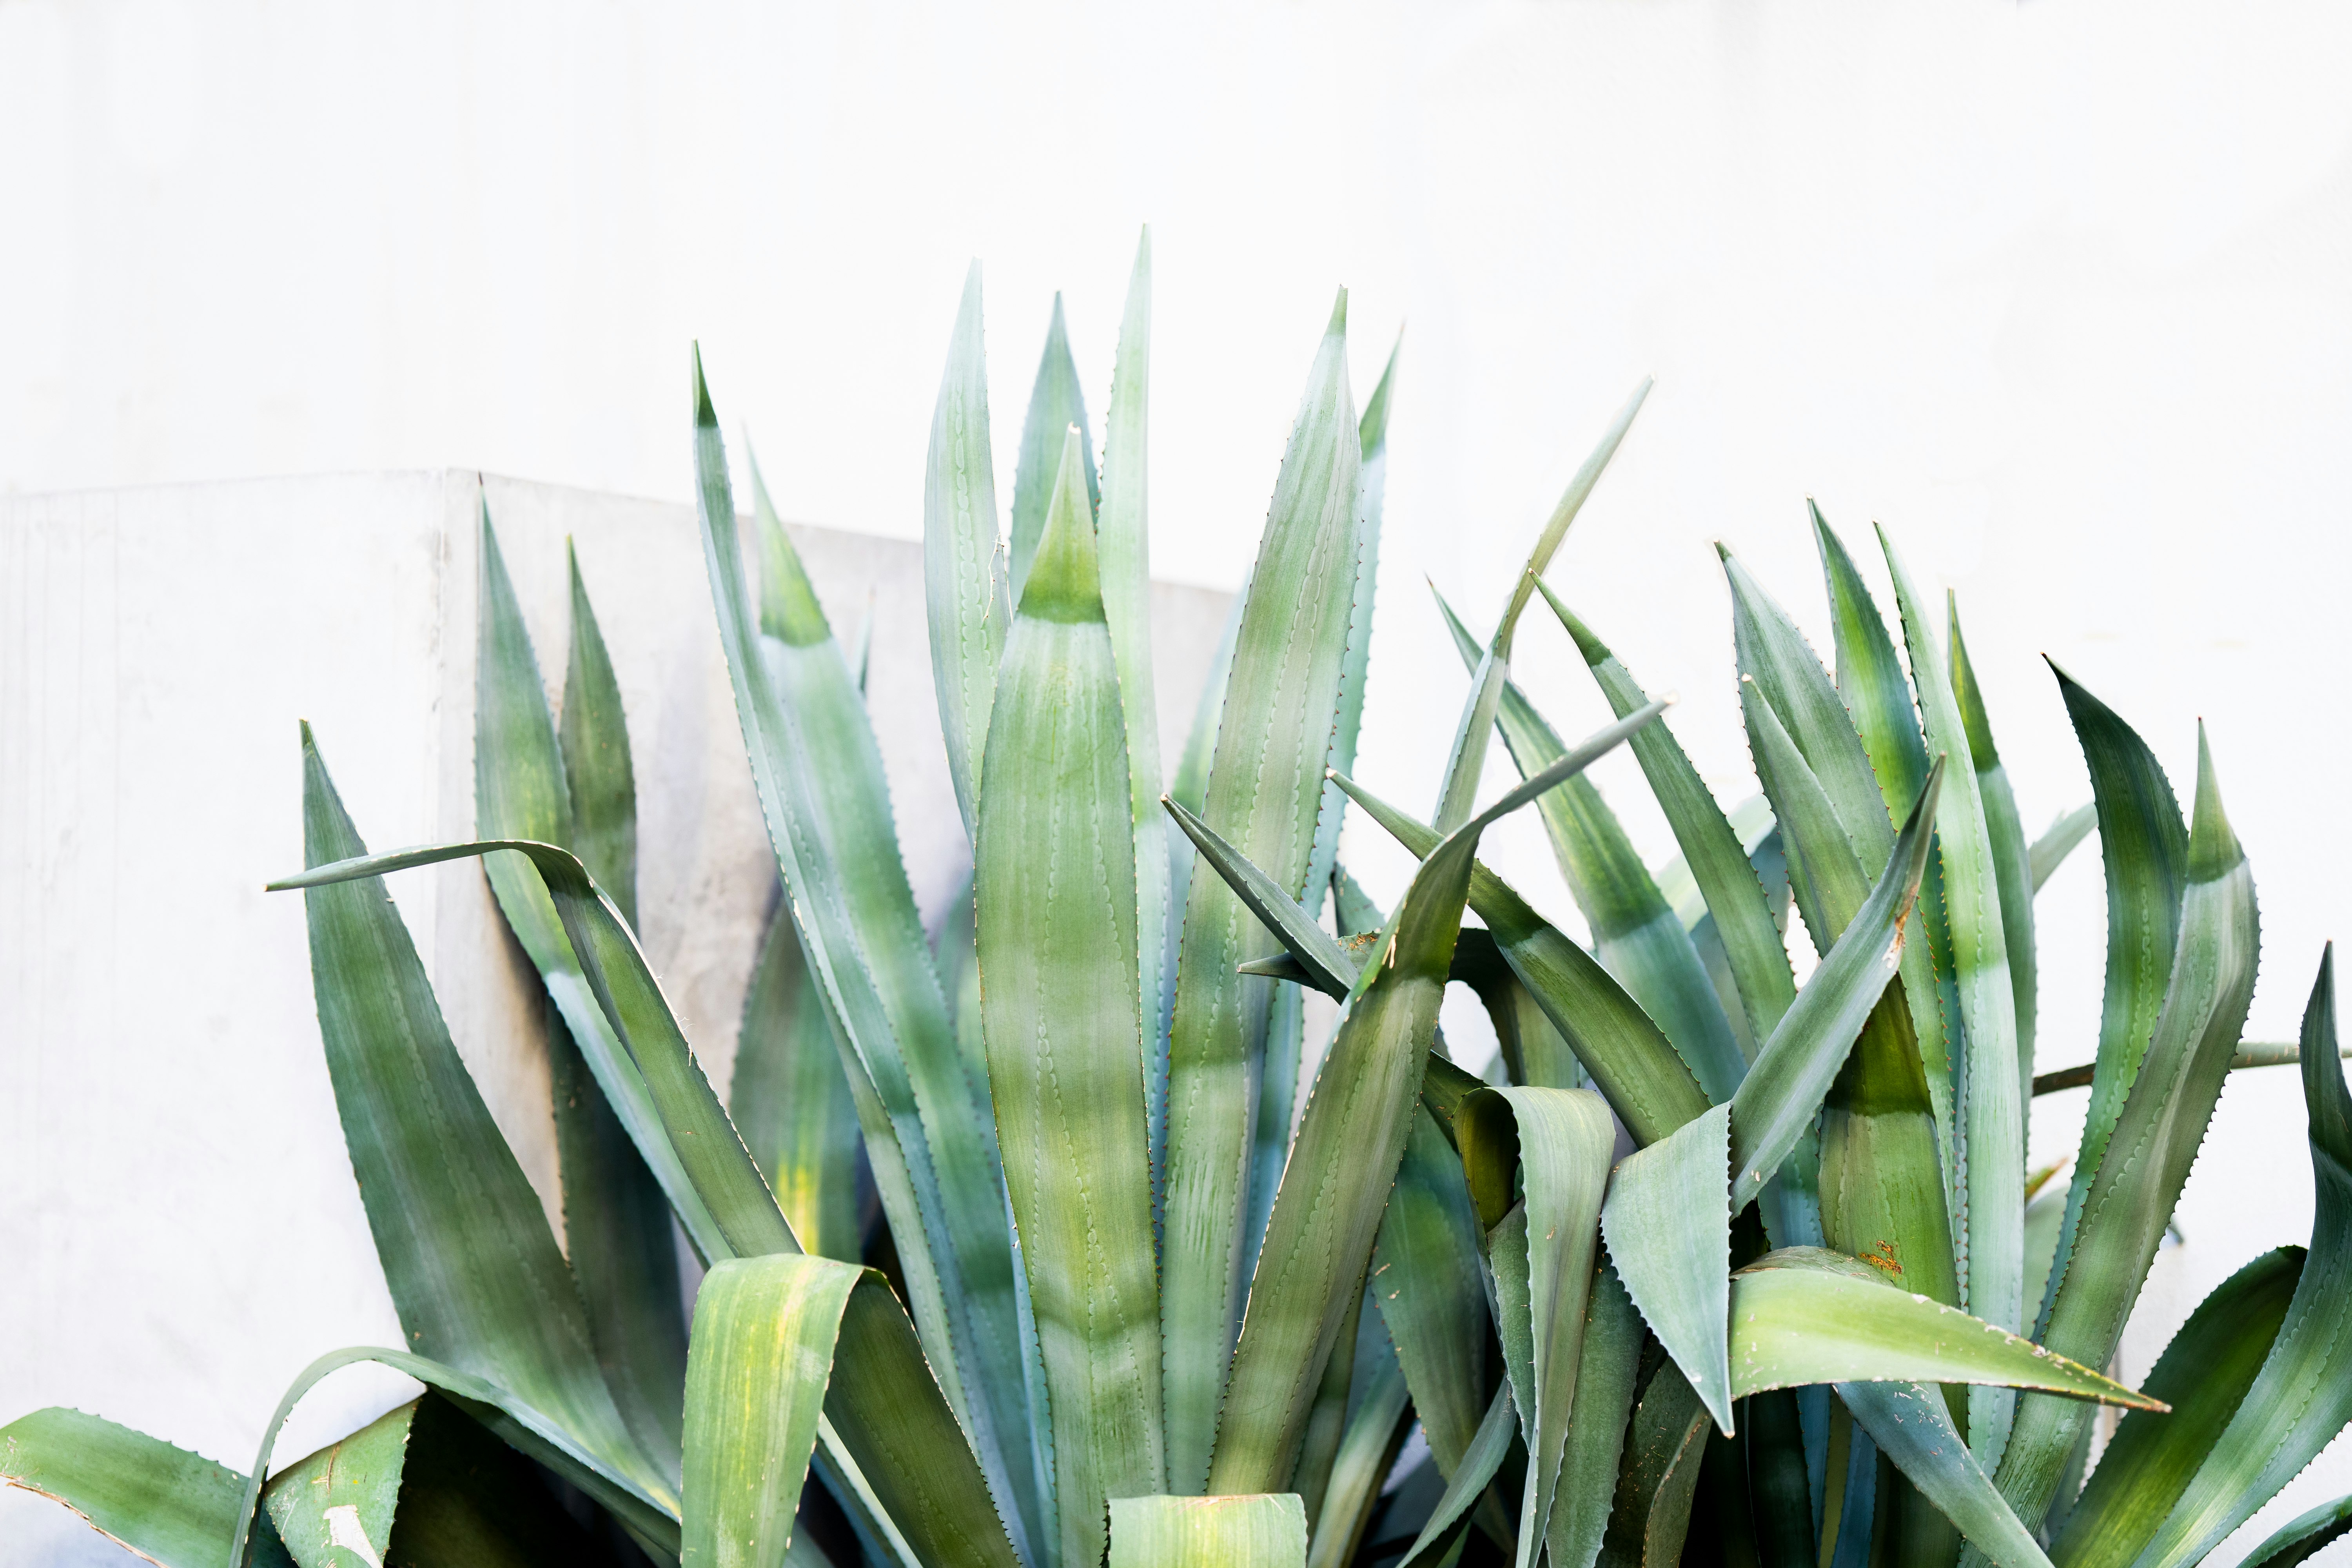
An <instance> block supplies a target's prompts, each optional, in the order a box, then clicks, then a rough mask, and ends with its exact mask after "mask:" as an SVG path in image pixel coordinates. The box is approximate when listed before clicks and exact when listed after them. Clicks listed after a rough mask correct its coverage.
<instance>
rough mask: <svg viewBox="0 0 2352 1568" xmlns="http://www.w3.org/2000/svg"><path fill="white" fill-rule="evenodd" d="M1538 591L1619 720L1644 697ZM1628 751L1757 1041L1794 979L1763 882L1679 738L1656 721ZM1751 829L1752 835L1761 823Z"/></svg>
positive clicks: (1785, 1002) (1585, 632)
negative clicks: (1710, 925)
mask: <svg viewBox="0 0 2352 1568" xmlns="http://www.w3.org/2000/svg"><path fill="white" fill-rule="evenodd" d="M1544 597H1545V599H1546V600H1547V601H1549V604H1550V605H1551V607H1552V613H1553V614H1555V615H1556V616H1559V623H1560V625H1561V626H1565V627H1566V628H1568V635H1569V636H1570V637H1573V638H1574V639H1575V641H1576V647H1577V651H1578V652H1580V653H1581V654H1582V655H1583V656H1584V661H1585V663H1586V664H1587V665H1589V666H1590V667H1591V670H1592V675H1593V679H1595V680H1597V681H1598V682H1599V683H1600V686H1601V695H1603V696H1604V697H1606V698H1608V700H1609V706H1610V707H1611V708H1612V709H1614V710H1616V712H1617V715H1618V716H1619V717H1620V718H1622V717H1624V716H1625V715H1626V714H1627V713H1630V712H1632V711H1633V710H1634V709H1636V708H1638V707H1640V706H1641V705H1642V704H1643V703H1644V702H1647V701H1648V700H1649V698H1648V696H1647V694H1645V693H1644V692H1643V689H1642V688H1641V687H1640V685H1639V684H1637V683H1636V682H1635V681H1634V679H1633V676H1632V674H1631V673H1629V672H1628V671H1627V670H1626V668H1625V667H1624V665H1622V663H1620V662H1619V661H1618V658H1617V656H1616V655H1615V654H1613V653H1612V652H1610V651H1609V648H1608V647H1607V645H1605V644H1604V643H1602V642H1601V639H1600V638H1599V637H1595V636H1593V635H1592V632H1591V629H1590V628H1588V627H1587V626H1585V625H1584V623H1583V622H1581V621H1580V620H1578V619H1577V618H1576V617H1575V616H1572V615H1570V613H1569V610H1568V606H1567V605H1563V604H1561V603H1560V602H1559V599H1557V598H1555V597H1553V596H1552V594H1551V592H1550V590H1549V589H1546V590H1545V593H1544ZM1633 755H1634V758H1635V760H1637V761H1638V762H1640V763H1641V764H1642V773H1643V777H1645V778H1646V779H1648V780H1649V783H1650V791H1651V793H1652V794H1653V795H1655V796H1656V797H1657V800H1658V805H1660V806H1661V807H1662V808H1663V809H1664V812H1665V815H1666V825H1667V826H1669V827H1671V828H1672V829H1673V830H1674V835H1675V844H1677V845H1678V846H1679V847H1681V849H1682V852H1683V860H1684V863H1685V867H1686V868H1687V869H1688V871H1689V874H1690V877H1691V879H1692V882H1693V884H1694V886H1695V887H1696V891H1697V892H1698V894H1699V895H1700V897H1701V898H1702V899H1703V900H1705V909H1706V913H1708V914H1709V915H1711V916H1713V917H1714V920H1715V922H1716V931H1717V937H1718V938H1719V939H1720V940H1721V942H1722V943H1723V947H1724V952H1725V955H1726V957H1727V959H1728V961H1729V963H1730V966H1731V973H1732V975H1733V978H1734V980H1735V981H1736V982H1737V984H1738V990H1739V999H1740V1003H1741V1005H1742V1006H1743V1007H1744V1009H1745V1010H1746V1014H1747V1022H1748V1029H1749V1032H1750V1033H1751V1034H1752V1035H1753V1036H1754V1037H1755V1038H1757V1039H1759V1040H1761V1039H1765V1038H1768V1037H1769V1036H1770V1035H1771V1033H1772V1031H1773V1030H1774V1029H1775V1028H1777V1027H1778V1026H1780V1015H1781V1014H1783V1013H1785V1012H1787V1011H1788V1010H1789V1005H1790V1003H1791V1002H1793V1001H1795V1000H1796V997H1797V984H1796V981H1795V978H1794V977H1793V974H1792V973H1791V971H1790V967H1789V952H1788V949H1787V948H1786V947H1785V946H1784V945H1783V944H1782V942H1781V940H1780V928H1779V927H1778V926H1777V925H1776V924H1775V923H1774V921H1773V920H1772V914H1771V910H1770V908H1769V905H1768V903H1767V902H1766V900H1765V897H1764V888H1763V885H1762V884H1761V883H1760V882H1759V881H1758V880H1757V877H1756V871H1755V868H1754V867H1753V866H1751V865H1750V864H1749V862H1748V848H1747V847H1746V845H1745V844H1744V843H1743V841H1742V838H1741V837H1740V835H1739V834H1738V832H1736V831H1735V830H1734V828H1733V825H1732V824H1731V822H1730V821H1728V820H1727V818H1726V817H1725V816H1724V815H1723V810H1722V808H1721V807H1720V806H1718V805H1716V802H1715V796H1714V795H1711V794H1710V793H1708V791H1707V787H1706V784H1704V783H1702V782H1701V781H1700V779H1699V776H1698V770H1697V769H1696V768H1694V767H1693V766H1691V762H1690V758H1689V757H1688V756H1686V755H1685V754H1684V752H1683V749H1682V746H1681V744H1680V742H1677V741H1675V738H1674V734H1673V732H1672V731H1669V730H1668V729H1667V728H1666V727H1665V726H1664V725H1663V724H1660V725H1656V726H1654V727H1653V728H1651V729H1649V730H1646V731H1643V733H1642V734H1641V735H1640V736H1639V737H1637V738H1636V739H1635V741H1634V742H1633ZM1766 826H1769V823H1768V824H1767V825H1766ZM1758 831H1759V835H1760V833H1761V832H1762V829H1760V828H1759V830H1758Z"/></svg>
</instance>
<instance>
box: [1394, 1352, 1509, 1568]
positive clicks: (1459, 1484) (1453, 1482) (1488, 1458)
mask: <svg viewBox="0 0 2352 1568" xmlns="http://www.w3.org/2000/svg"><path fill="white" fill-rule="evenodd" d="M1518 1430H1519V1424H1518V1422H1517V1420H1516V1419H1514V1417H1513V1415H1512V1410H1511V1385H1510V1384H1509V1383H1508V1382H1506V1383H1504V1384H1503V1385H1502V1386H1501V1387H1499V1388H1497V1389H1496V1390H1495V1397H1494V1398H1493V1400H1491V1401H1490V1402H1489V1403H1488V1404H1487V1405H1486V1416H1485V1418H1484V1419H1483V1420H1481V1421H1480V1422H1479V1423H1478V1431H1477V1435H1476V1436H1474V1437H1472V1438H1471V1440H1470V1447H1469V1448H1468V1449H1467V1450H1466V1451H1465V1453H1464V1454H1463V1456H1462V1462H1461V1464H1460V1465H1458V1466H1456V1467H1455V1468H1454V1474H1453V1477H1452V1478H1451V1479H1448V1480H1447V1481H1446V1483H1445V1491H1444V1495H1443V1496H1442V1497H1440V1498H1439V1499H1438V1501H1437V1507H1436V1509H1435V1510H1434V1511H1433V1512H1432V1513H1431V1514H1430V1516H1429V1522H1428V1523H1427V1524H1425V1525H1423V1527H1422V1531H1421V1534H1420V1535H1418V1536H1416V1537H1415V1538H1414V1540H1413V1543H1412V1547H1411V1548H1409V1549H1408V1550H1407V1551H1406V1552H1405V1554H1404V1556H1403V1558H1402V1560H1401V1561H1400V1562H1399V1563H1397V1568H1431V1565H1433V1564H1437V1563H1446V1562H1448V1561H1450V1560H1451V1558H1450V1555H1449V1554H1451V1553H1453V1552H1454V1545H1455V1543H1456V1542H1459V1541H1460V1540H1461V1539H1462V1536H1463V1534H1464V1532H1465V1531H1467V1530H1468V1529H1469V1528H1470V1514H1471V1510H1472V1509H1473V1508H1474V1507H1475V1506H1476V1504H1477V1502H1478V1500H1479V1499H1480V1498H1482V1497H1484V1496H1485V1495H1486V1488H1487V1486H1488V1485H1489V1484H1490V1483H1491V1482H1492V1481H1493V1480H1494V1479H1495V1473H1496V1471H1497V1470H1499V1469H1501V1468H1503V1460H1504V1458H1506V1457H1507V1455H1508V1454H1509V1453H1510V1451H1511V1439H1512V1437H1514V1436H1517V1433H1518Z"/></svg>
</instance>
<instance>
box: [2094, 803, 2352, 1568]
mask: <svg viewBox="0 0 2352 1568" xmlns="http://www.w3.org/2000/svg"><path fill="white" fill-rule="evenodd" d="M2203 793H2204V792H2203V789H2202V785H2201V782H2200V789H2199V794H2200V795H2202V794H2203ZM2200 804H2201V803H2200ZM2200 815H2201V813H2200ZM2200 847H2202V846H2200V845H2199V844H2198V843H2197V842H2196V841H2195V839H2193V838H2192V840H2191V843H2190V847H2189V868H2190V869H2189V875H2190V877H2191V878H2192V879H2194V878H2195V876H2196V874H2197V870H2198V867H2199V861H2200V857H2199V853H2198V851H2199V849H2200ZM2191 897H2192V898H2193V897H2194V893H2193V892H2192V894H2191ZM2181 924H2182V926H2183V927H2184V928H2185V927H2187V926H2188V924H2189V914H2188V913H2187V912H2186V911H2184V913H2183V915H2182V917H2181ZM2186 958H2187V955H2186V954H2185V953H2184V954H2183V959H2184V961H2185V960H2186ZM2154 1055H2155V1047H2150V1049H2149V1056H2150V1057H2151V1058H2153V1057H2154ZM2303 1100H2304V1106H2305V1110H2307V1111H2308V1112H2309V1115H2310V1119H2311V1133H2310V1137H2311V1177H2312V1184H2313V1187H2314V1188H2315V1197H2314V1210H2313V1215H2312V1221H2311V1250H2310V1255H2309V1257H2308V1258H2306V1259H2305V1263H2304V1266H2303V1277H2302V1278H2301V1279H2298V1280H2296V1281H2295V1287H2294V1300H2292V1301H2291V1302H2289V1303H2288V1305H2287V1310H2286V1320H2285V1321H2284V1323H2283V1324H2281V1325H2280V1328H2279V1332H2278V1338H2277V1340H2276V1341H2275V1342H2273V1344H2272V1346H2271V1350H2270V1354H2269V1355H2268V1356H2267V1357H2265V1358H2264V1359H2263V1369H2262V1371H2261V1372H2260V1373H2257V1374H2255V1377H2254V1382H2253V1386H2252V1387H2251V1388H2249V1389H2248V1390H2247V1391H2246V1397H2245V1399H2244V1400H2243V1401H2242V1402H2241V1403H2240V1405H2238V1409H2237V1412H2236V1414H2235V1415H2231V1418H2230V1425H2229V1426H2228V1427H2227V1428H2226V1429H2225V1430H2223V1432H2222V1433H2221V1438H2220V1440H2219V1441H2218V1442H2216V1443H2215V1444H2214V1445H2213V1448H2212V1451H2211V1452H2210V1454H2208V1455H2207V1456H2206V1458H2205V1462H2204V1464H2203V1465H2201V1466H2200V1467H2199V1468H2198V1471H2197V1474H2196V1477H2195V1478H2194V1479H2191V1480H2190V1481H2189V1488H2188V1490H2187V1491H2185V1492H2183V1493H2182V1494H2181V1497H2180V1500H2179V1502H2177V1503H2175V1504H2174V1505H2173V1508H2172V1512H2171V1514H2170V1516H2169V1517H2168V1518H2167V1519H2166V1520H2165V1521H2164V1525H2163V1528H2162V1529H2160V1530H2158V1531H2157V1532H2156V1538H2155V1539H2154V1540H2153V1541H2151V1542H2148V1543H2147V1546H2146V1547H2145V1548H2144V1549H2143V1550H2142V1551H2141V1552H2140V1554H2139V1557H2138V1559H2137V1562H2138V1563H2139V1564H2141V1565H2142V1568H2173V1565H2175V1564H2180V1563H2196V1562H2200V1561H2201V1560H2202V1559H2203V1558H2204V1556H2205V1554H2206V1553H2207V1552H2210V1551H2212V1550H2213V1549H2214V1548H2215V1547H2217V1546H2219V1545H2220V1544H2221V1541H2222V1538H2223V1537H2225V1536H2227V1535H2228V1534H2229V1533H2230V1532H2231V1531H2233V1530H2235V1529H2237V1528H2238V1526H2240V1525H2242V1524H2243V1523H2244V1522H2245V1521H2247V1520H2249V1519H2251V1518H2252V1517H2253V1515H2254V1511H2255V1510H2257V1509H2259V1508H2261V1507H2262V1506H2263V1504H2264V1503H2266V1502H2268V1501H2270V1500H2271V1499H2272V1498H2273V1497H2275V1496H2277V1495H2278V1491H2279V1489H2280V1488H2282V1487H2284V1486H2285V1485H2286V1484H2287V1482H2289V1481H2291V1480H2293V1479H2294V1478H2295V1477H2296V1476H2297V1475H2299V1474H2301V1473H2302V1471H2303V1468H2304V1467H2305V1465H2308V1464H2309V1463H2311V1461H2312V1460H2313V1459H2315V1458H2317V1457H2318V1455H2319V1451H2320V1450H2321V1449H2322V1448H2324V1447H2326V1446H2327V1445H2328V1444H2329V1443H2331V1442H2333V1441H2334V1440H2335V1438H2336V1434H2337V1433H2339V1432H2341V1431H2342V1430H2344V1427H2345V1426H2346V1425H2347V1423H2352V1342H2347V1336H2346V1335H2345V1333H2344V1302H2345V1300H2346V1298H2347V1293H2352V1092H2347V1089H2346V1087H2345V1082H2344V1067H2343V1063H2342V1059H2341V1058H2340V1057H2339V1056H2338V1054H2337V1047H2336V947H2335V944H2334V943H2332V942H2331V943H2329V944H2328V947H2327V950H2326V953H2325V954H2324V955H2323V956H2322V957H2321V959H2320V962H2319V978H2318V981H2317V982H2316V983H2315V984H2314V985H2313V987H2312V991H2311V1001H2310V1004H2309V1005H2307V1006H2306V1007H2305V1009H2304V1015H2303ZM2128 1114H2129V1112H2128V1110H2126V1116H2127V1117H2128ZM2101 1468H2105V1466H2104V1465H2102V1467H2101Z"/></svg>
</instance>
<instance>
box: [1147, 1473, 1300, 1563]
mask: <svg viewBox="0 0 2352 1568" xmlns="http://www.w3.org/2000/svg"><path fill="white" fill-rule="evenodd" d="M1306 1561H1307V1510H1305V1509H1304V1508H1302V1507H1301V1506H1300V1505H1299V1501H1298V1496H1297V1493H1295V1492H1276V1493H1260V1494H1257V1495H1255V1496H1231V1497H1134V1498H1117V1499H1114V1500H1112V1502H1111V1505H1110V1563H1109V1568H1300V1565H1301V1564H1303V1563H1306Z"/></svg>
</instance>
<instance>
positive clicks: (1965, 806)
mask: <svg viewBox="0 0 2352 1568" xmlns="http://www.w3.org/2000/svg"><path fill="white" fill-rule="evenodd" d="M1878 537H1879V544H1880V546H1881V548H1882V549H1883V550H1884V551H1885V555H1886V569H1887V571H1888V573H1889V574H1891V575H1892V576H1893V577H1894V579H1895V604H1896V605H1898V606H1899V607H1900V608H1901V610H1902V612H1903V637H1904V646H1905V647H1906V648H1907V649H1908V650H1909V652H1910V656H1911V668H1912V669H1913V671H1914V672H1915V673H1916V675H1917V676H1918V697H1919V712H1920V715H1921V717H1922V719H1923V721H1924V723H1923V729H1924V731H1925V733H1926V735H1927V744H1928V746H1929V747H1930V749H1932V750H1935V751H1938V752H1944V753H1945V754H1946V755H1947V756H1948V757H1949V758H1950V760H1951V763H1952V766H1951V770H1950V773H1949V779H1950V784H1951V790H1952V795H1951V798H1950V800H1949V801H1948V803H1947V804H1946V807H1945V809H1944V810H1943V811H1942V812H1941V813H1940V814H1939V815H1938V817H1937V834H1938V837H1939V840H1940V842H1941V843H1942V846H1943V871H1944V912H1945V919H1946V921H1948V925H1949V928H1950V931H1951V950H1952V972H1953V978H1954V980H1955V981H1956V982H1957V983H1958V986H1959V993H1960V1023H1961V1026H1962V1027H1961V1038H1962V1040H1963V1041H1964V1045H1965V1049H1966V1051H1967V1053H1968V1060H1967V1062H1966V1064H1965V1067H1966V1070H1965V1071H1964V1072H1962V1073H1961V1074H1960V1075H1959V1084H1960V1090H1961V1098H1962V1100H1963V1104H1962V1106H1961V1110H1960V1115H1959V1117H1958V1121H1959V1124H1960V1125H1961V1126H1962V1127H1965V1128H1966V1129H1967V1162H1966V1176H1967V1181H1966V1186H1967V1194H1968V1201H1967V1203H1966V1205H1964V1206H1963V1207H1962V1208H1961V1209H1960V1210H1959V1213H1958V1215H1957V1216H1956V1217H1957V1218H1958V1220H1959V1231H1960V1237H1961V1245H1960V1247H1959V1248H1958V1257H1957V1258H1955V1259H1954V1260H1953V1261H1954V1263H1955V1264H1956V1266H1957V1268H1958V1274H1959V1280H1960V1300H1961V1302H1962V1304H1964V1305H1965V1306H1966V1307H1967V1308H1968V1309H1969V1311H1971V1312H1973V1313H1975V1314H1976V1315H1977V1316H1978V1317H1980V1318H1982V1319H1984V1320H1985V1321H1987V1322H1989V1323H1991V1324H1994V1325H1995V1326H1996V1327H1999V1328H2002V1329H2007V1330H2010V1331H2018V1330H2020V1329H2022V1328H2024V1327H2026V1326H2027V1320H2026V1317H2025V1308H2024V1289H2025V1231H2024V1216H2025V1186H2024V1184H2025V1110H2024V1103H2025V1102H2024V1084H2025V1081H2026V1080H2027V1079H2030V1078H2031V1076H2032V1073H2031V1070H2030V1069H2028V1070H2027V1071H2026V1072H2024V1073H2022V1074H2021V1072H2020V1070H2019V1067H2018V1054H2017V992H2016V987H2015V985H2014V984H2013V983H2012V980H2011V974H2010V967H2009V937H2008V928H2007V927H2006V926H2005V925H2004V924H2003V922H2002V920H2001V894H2000V858H1999V856H1998V853H1997V851H1996V850H1995V848H1994V846H1993V838H1992V830H1991V828H1990V826H1988V825H1987V818H1986V812H1985V805H1984V796H1983V792H1982V791H1981V790H1980V789H1979V786H1978V783H1977V768H1978V766H1979V764H1978V763H1977V762H1976V760H1975V755H1974V752H1972V750H1971V749H1970V747H1969V734H1968V726H1967V723H1966V721H1964V720H1963V719H1962V717H1961V715H1960V710H1959V704H1958V701H1957V700H1955V699H1954V698H1953V696H1952V675H1951V670H1950V667H1949V666H1948V664H1947V663H1946V662H1945V658H1944V650H1943V649H1942V648H1941V647H1937V643H1936V635H1935V630H1934V628H1933V626H1931V625H1930V624H1929V622H1928V621H1927V618H1926V611H1925V609H1924V607H1923V606H1922V605H1921V603H1920V600H1919V595H1918V594H1917V593H1916V591H1915V590H1914V589H1913V587H1912V585H1911V574H1910V573H1909V572H1907V571H1906V569H1905V568H1904V565H1903V559H1902V556H1901V555H1900V553H1898V552H1896V550H1895V543H1894V541H1893V540H1891V539H1889V538H1888V537H1887V535H1886V531H1885V529H1884V528H1882V529H1880V530H1879V531H1878ZM1914 1016H1915V1017H1916V1008H1915V1009H1914ZM2014 1405H2015V1398H2014V1396H2013V1395H2011V1394H2007V1393H2005V1392H2003V1391H2001V1390H2000V1389H1980V1390H1978V1391H1975V1392H1972V1393H1971V1394H1969V1443H1970V1445H1971V1446H1972V1447H1974V1448H1975V1450H1976V1451H1977V1453H1978V1454H1979V1455H1981V1456H1987V1457H1990V1456H1997V1455H1999V1454H2000V1451H2001V1448H2002V1446H2003V1445H2004V1444H2005V1443H2006V1442H2007V1441H2008V1437H2009V1429H2010V1421H2011V1413H2012V1410H2013V1408H2014ZM1880 1447H1882V1448H1884V1447H1885V1444H1881V1445H1880ZM1890 1452H1891V1450H1890Z"/></svg>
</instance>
